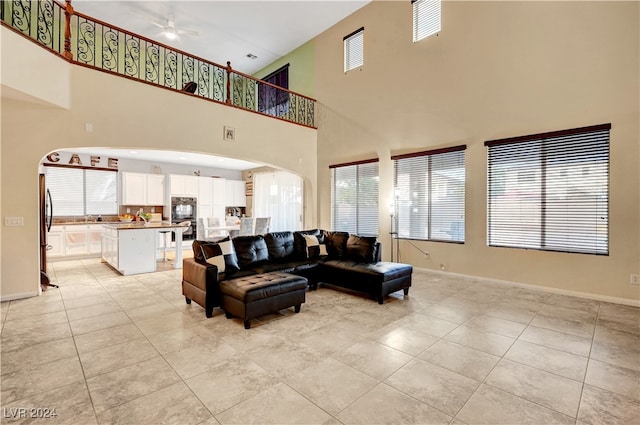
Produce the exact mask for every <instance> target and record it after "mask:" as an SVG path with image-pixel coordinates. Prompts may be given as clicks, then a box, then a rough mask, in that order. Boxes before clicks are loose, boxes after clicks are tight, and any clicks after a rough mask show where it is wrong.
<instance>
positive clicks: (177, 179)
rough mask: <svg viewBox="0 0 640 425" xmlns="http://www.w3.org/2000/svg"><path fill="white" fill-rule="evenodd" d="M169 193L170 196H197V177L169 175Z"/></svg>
mask: <svg viewBox="0 0 640 425" xmlns="http://www.w3.org/2000/svg"><path fill="white" fill-rule="evenodd" d="M169 193H170V194H171V196H195V197H197V196H198V177H197V176H185V175H180V174H170V175H169Z"/></svg>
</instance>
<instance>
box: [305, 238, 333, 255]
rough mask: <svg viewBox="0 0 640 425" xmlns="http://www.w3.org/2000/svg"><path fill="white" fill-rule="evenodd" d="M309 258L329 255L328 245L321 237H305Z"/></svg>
mask: <svg viewBox="0 0 640 425" xmlns="http://www.w3.org/2000/svg"><path fill="white" fill-rule="evenodd" d="M303 237H304V242H305V245H306V254H307V258H320V257H326V256H327V255H328V252H327V245H325V243H324V238H323V237H322V236H321V235H318V236H315V235H303Z"/></svg>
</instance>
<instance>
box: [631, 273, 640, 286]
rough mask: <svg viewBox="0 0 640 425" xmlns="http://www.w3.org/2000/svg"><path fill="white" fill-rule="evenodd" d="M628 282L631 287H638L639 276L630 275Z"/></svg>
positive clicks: (639, 282) (639, 283)
mask: <svg viewBox="0 0 640 425" xmlns="http://www.w3.org/2000/svg"><path fill="white" fill-rule="evenodd" d="M629 282H631V284H632V285H640V276H638V275H637V274H632V275H630V276H629Z"/></svg>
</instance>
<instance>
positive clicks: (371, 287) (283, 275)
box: [182, 229, 413, 328]
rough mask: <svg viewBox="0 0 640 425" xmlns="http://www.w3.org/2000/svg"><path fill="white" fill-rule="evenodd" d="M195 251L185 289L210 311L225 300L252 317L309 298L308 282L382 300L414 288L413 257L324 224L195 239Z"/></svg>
mask: <svg viewBox="0 0 640 425" xmlns="http://www.w3.org/2000/svg"><path fill="white" fill-rule="evenodd" d="M193 250H194V258H185V259H184V260H183V279H182V293H183V294H184V296H185V299H186V302H187V303H188V304H190V303H191V301H192V300H193V301H195V302H196V303H197V304H199V305H200V306H202V307H203V308H204V309H205V314H206V316H207V317H211V316H212V315H213V309H214V307H221V308H222V309H223V310H224V311H225V315H226V316H227V317H233V316H236V317H240V318H241V319H243V321H244V325H245V328H249V327H250V320H251V319H252V318H255V317H258V316H260V315H263V314H268V313H272V312H275V311H278V310H281V309H283V308H288V307H295V310H296V312H298V311H300V306H301V304H302V303H304V301H305V293H306V288H307V285H308V286H309V287H310V288H311V289H315V288H317V287H318V285H319V284H322V283H327V284H330V285H333V286H337V287H343V288H348V289H351V290H355V291H358V292H362V293H365V294H368V295H369V296H370V297H371V298H373V299H374V300H377V301H378V303H380V304H382V303H383V302H384V298H385V297H386V296H387V295H388V294H390V293H393V292H396V291H399V290H401V289H402V290H404V293H405V295H406V294H408V293H409V287H411V274H412V272H413V268H412V266H411V265H409V264H402V263H394V262H383V261H380V259H381V244H380V243H379V242H378V241H377V240H376V238H375V237H362V236H357V235H350V234H348V233H346V232H330V231H323V230H320V229H314V230H306V231H299V232H289V231H286V232H272V233H267V234H265V235H255V236H239V237H235V238H233V239H231V240H229V239H223V240H220V241H218V242H210V241H195V242H194V243H193Z"/></svg>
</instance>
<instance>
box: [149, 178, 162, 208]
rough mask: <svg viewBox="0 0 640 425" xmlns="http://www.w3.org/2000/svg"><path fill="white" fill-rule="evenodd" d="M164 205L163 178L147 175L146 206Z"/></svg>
mask: <svg viewBox="0 0 640 425" xmlns="http://www.w3.org/2000/svg"><path fill="white" fill-rule="evenodd" d="M163 204H164V176H163V175H160V174H147V205H154V206H159V205H163Z"/></svg>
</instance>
